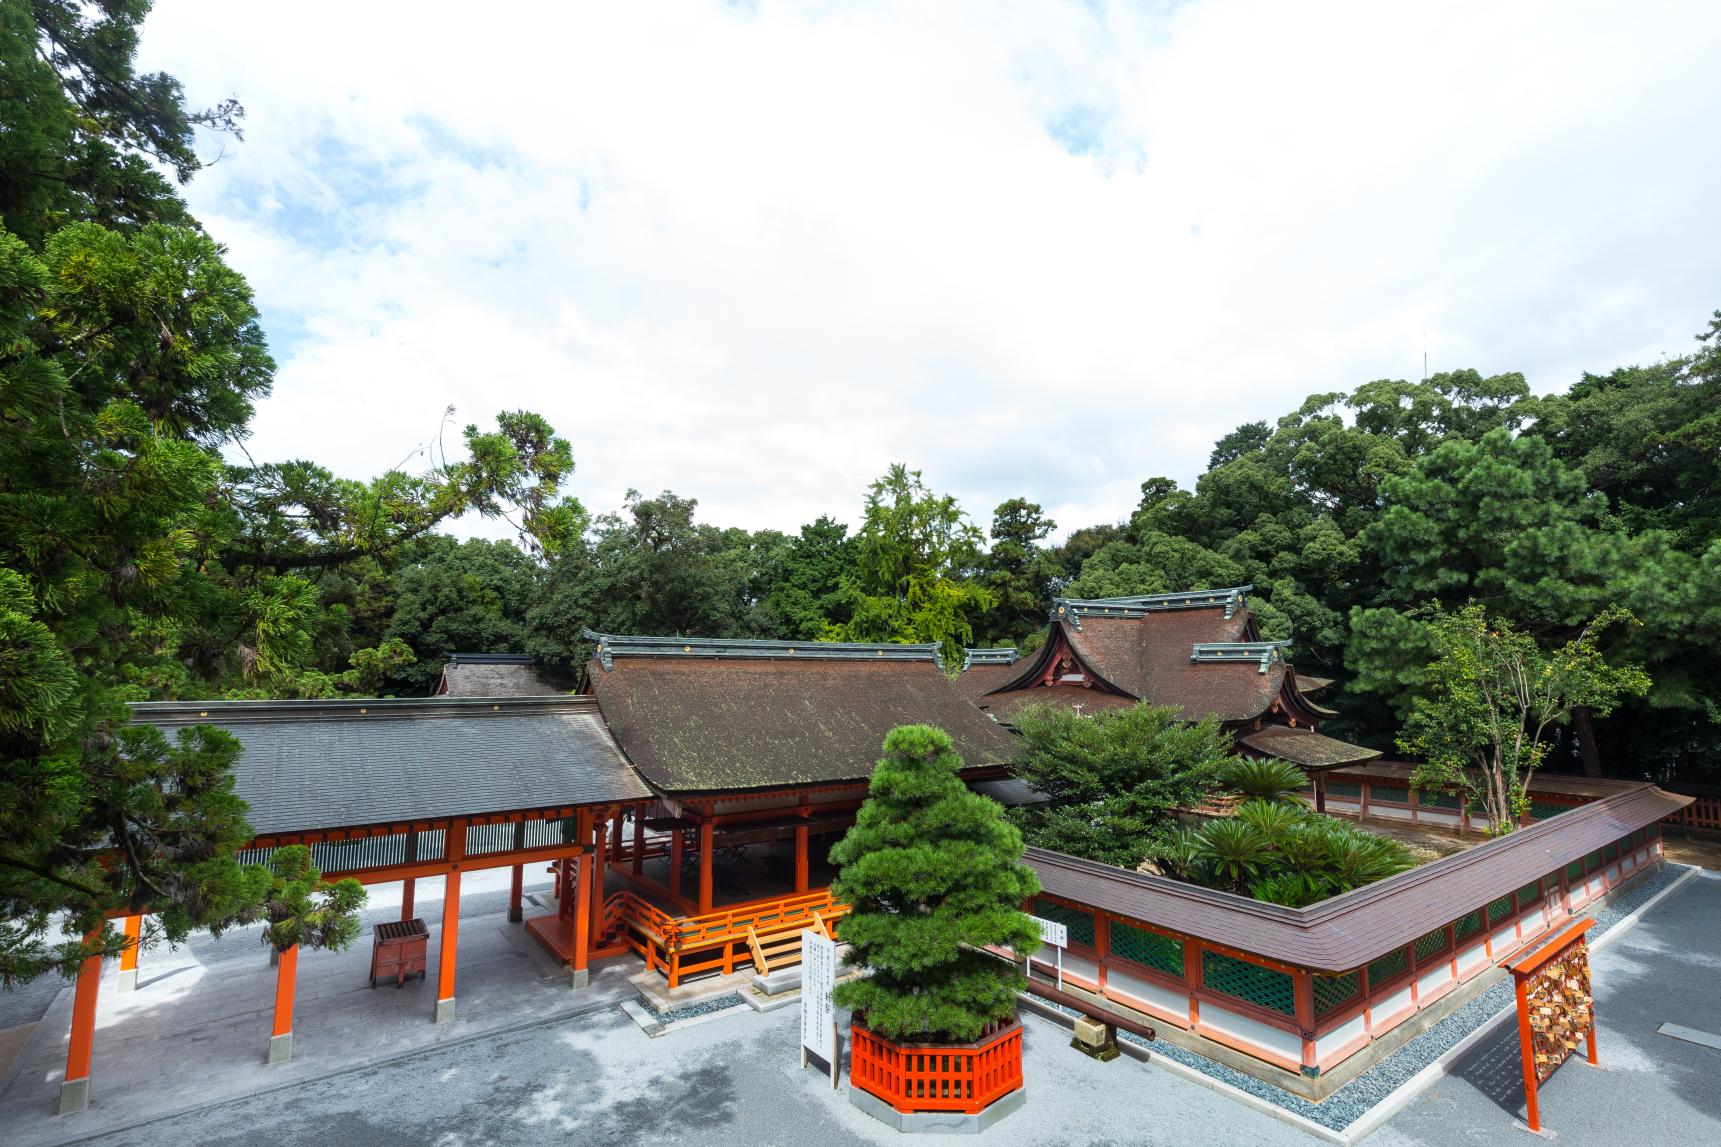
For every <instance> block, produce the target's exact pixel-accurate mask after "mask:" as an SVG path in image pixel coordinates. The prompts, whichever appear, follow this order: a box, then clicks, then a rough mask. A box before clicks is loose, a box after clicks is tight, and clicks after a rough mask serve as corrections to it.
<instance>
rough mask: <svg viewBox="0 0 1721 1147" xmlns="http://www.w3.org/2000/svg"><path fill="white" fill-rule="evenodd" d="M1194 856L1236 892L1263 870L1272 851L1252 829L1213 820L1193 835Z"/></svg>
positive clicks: (1239, 822) (1255, 830) (1240, 824)
mask: <svg viewBox="0 0 1721 1147" xmlns="http://www.w3.org/2000/svg"><path fill="white" fill-rule="evenodd" d="M1195 856H1196V858H1197V859H1199V860H1200V861H1201V862H1202V863H1203V864H1206V865H1208V866H1209V867H1211V868H1212V870H1213V872H1214V873H1215V874H1216V875H1217V876H1218V877H1219V878H1220V879H1222V880H1224V881H1225V882H1226V883H1227V884H1228V885H1230V886H1231V887H1232V888H1234V889H1236V888H1241V887H1242V886H1243V885H1244V884H1247V883H1248V882H1249V881H1250V880H1253V879H1254V878H1255V877H1257V876H1259V875H1260V874H1261V873H1262V872H1263V871H1264V870H1265V869H1266V867H1267V864H1268V862H1269V861H1270V860H1271V859H1272V848H1271V846H1270V845H1269V844H1268V843H1267V840H1266V838H1265V837H1263V836H1262V835H1261V833H1260V832H1259V831H1258V830H1257V829H1255V828H1254V827H1253V826H1252V825H1248V824H1244V823H1243V822H1242V821H1238V820H1216V821H1214V822H1213V823H1212V824H1210V825H1208V826H1207V827H1206V828H1204V829H1202V830H1201V831H1200V832H1199V833H1197V834H1196V842H1195Z"/></svg>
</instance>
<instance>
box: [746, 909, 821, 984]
mask: <svg viewBox="0 0 1721 1147" xmlns="http://www.w3.org/2000/svg"><path fill="white" fill-rule="evenodd" d="M805 928H806V925H796V926H795V927H793V928H789V929H783V930H780V931H775V932H765V933H763V934H761V933H760V932H759V930H758V929H757V928H755V927H753V926H752V925H751V924H749V925H748V926H747V950H748V951H750V952H752V953H753V968H754V970H756V971H757V972H758V973H759V974H760V975H761V976H768V975H770V974H771V973H772V972H774V971H776V970H777V969H778V968H785V967H788V966H789V965H790V964H799V963H800V962H801V933H802V932H803V931H804V930H805ZM812 929H813V931H815V932H818V933H819V934H821V935H822V936H824V937H825V939H827V940H829V939H832V938H833V937H832V936H831V926H830V925H829V924H827V923H825V918H824V917H823V916H821V915H820V914H819V913H817V912H814V913H813V920H812Z"/></svg>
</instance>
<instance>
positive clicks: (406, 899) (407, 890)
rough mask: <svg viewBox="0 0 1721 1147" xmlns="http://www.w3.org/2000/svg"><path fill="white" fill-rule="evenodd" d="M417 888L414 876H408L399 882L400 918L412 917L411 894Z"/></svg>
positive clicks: (407, 918) (408, 918)
mask: <svg viewBox="0 0 1721 1147" xmlns="http://www.w3.org/2000/svg"><path fill="white" fill-rule="evenodd" d="M417 888H418V881H417V879H415V878H414V877H411V876H409V877H407V878H406V879H405V880H402V881H401V882H400V918H401V919H402V920H411V919H412V895H413V893H414V892H415V891H416V890H417Z"/></svg>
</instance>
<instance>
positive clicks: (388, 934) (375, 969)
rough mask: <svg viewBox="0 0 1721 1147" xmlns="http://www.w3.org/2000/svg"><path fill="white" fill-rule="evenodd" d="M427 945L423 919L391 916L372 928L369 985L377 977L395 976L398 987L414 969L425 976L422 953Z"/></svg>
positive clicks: (419, 976)
mask: <svg viewBox="0 0 1721 1147" xmlns="http://www.w3.org/2000/svg"><path fill="white" fill-rule="evenodd" d="M429 946H430V930H429V929H428V928H426V927H425V926H424V921H423V920H419V919H416V918H414V919H412V920H391V921H389V922H388V923H387V924H378V925H377V926H376V927H375V928H373V929H371V949H370V986H371V987H373V988H374V987H376V982H377V980H379V979H382V980H386V979H388V978H389V977H390V976H393V977H394V986H395V987H397V988H398V987H400V986H401V984H403V983H405V982H406V978H407V977H408V976H410V975H412V974H413V973H414V972H417V973H418V978H419V979H421V980H422V979H424V957H425V952H426V950H427V949H428V948H429Z"/></svg>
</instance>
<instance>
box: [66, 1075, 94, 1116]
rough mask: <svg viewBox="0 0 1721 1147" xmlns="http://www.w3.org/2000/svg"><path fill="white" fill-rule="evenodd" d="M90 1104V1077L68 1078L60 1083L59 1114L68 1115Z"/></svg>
mask: <svg viewBox="0 0 1721 1147" xmlns="http://www.w3.org/2000/svg"><path fill="white" fill-rule="evenodd" d="M89 1105H90V1077H89V1076H87V1075H86V1076H84V1078H82V1079H68V1080H66V1082H64V1083H62V1084H60V1114H61V1115H70V1114H72V1113H73V1112H74V1111H82V1110H83V1109H84V1108H86V1107H88V1106H89Z"/></svg>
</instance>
